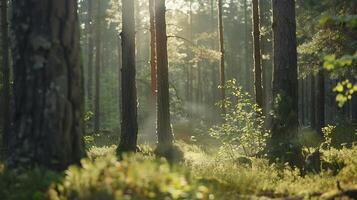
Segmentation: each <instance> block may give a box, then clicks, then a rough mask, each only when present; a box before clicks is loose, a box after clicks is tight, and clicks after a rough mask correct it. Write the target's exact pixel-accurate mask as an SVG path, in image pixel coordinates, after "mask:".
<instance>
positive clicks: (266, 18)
mask: <svg viewBox="0 0 357 200" xmlns="http://www.w3.org/2000/svg"><path fill="white" fill-rule="evenodd" d="M259 3H260V4H259V6H260V9H259V12H260V25H261V27H265V29H267V30H270V27H271V26H272V22H271V11H270V10H271V0H260V1H259ZM271 40H272V34H271V31H266V32H265V33H264V34H262V35H261V55H265V57H266V58H264V57H263V56H262V57H263V58H262V68H263V98H264V103H265V105H264V110H265V114H266V125H267V127H270V123H271V119H270V116H269V115H268V114H267V113H269V112H270V111H271V109H272V81H273V62H272V58H271V57H272V53H273V45H272V42H271Z"/></svg>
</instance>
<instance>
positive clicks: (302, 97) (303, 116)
mask: <svg viewBox="0 0 357 200" xmlns="http://www.w3.org/2000/svg"><path fill="white" fill-rule="evenodd" d="M300 90H301V92H300V94H299V95H301V108H300V110H301V124H302V125H303V126H305V125H306V123H305V106H306V104H305V99H306V96H305V94H304V92H305V90H306V88H305V78H302V79H301V80H300Z"/></svg>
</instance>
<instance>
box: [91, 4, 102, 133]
mask: <svg viewBox="0 0 357 200" xmlns="http://www.w3.org/2000/svg"><path fill="white" fill-rule="evenodd" d="M100 2H101V0H97V17H96V23H95V25H96V36H95V96H94V130H93V131H94V133H98V132H99V130H100V72H101V70H100V64H101V59H100V58H101V34H102V32H101V20H102V19H101V3H100Z"/></svg>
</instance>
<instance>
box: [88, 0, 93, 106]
mask: <svg viewBox="0 0 357 200" xmlns="http://www.w3.org/2000/svg"><path fill="white" fill-rule="evenodd" d="M87 1H88V16H87V40H88V64H87V68H88V71H87V72H88V79H87V97H88V107H89V110H92V109H93V57H94V55H93V49H94V48H93V0H87Z"/></svg>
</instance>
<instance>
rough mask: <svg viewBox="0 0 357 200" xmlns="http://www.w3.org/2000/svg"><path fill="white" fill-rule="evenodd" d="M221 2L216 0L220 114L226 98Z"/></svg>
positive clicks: (223, 109) (223, 112)
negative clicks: (219, 58)
mask: <svg viewBox="0 0 357 200" xmlns="http://www.w3.org/2000/svg"><path fill="white" fill-rule="evenodd" d="M222 6H223V2H222V0H218V30H219V51H220V52H221V63H220V85H221V101H222V114H225V113H226V105H225V103H224V100H225V99H226V90H225V88H224V87H225V82H226V80H225V79H226V77H225V67H224V64H225V51H224V35H223V34H224V33H223V8H222Z"/></svg>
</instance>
